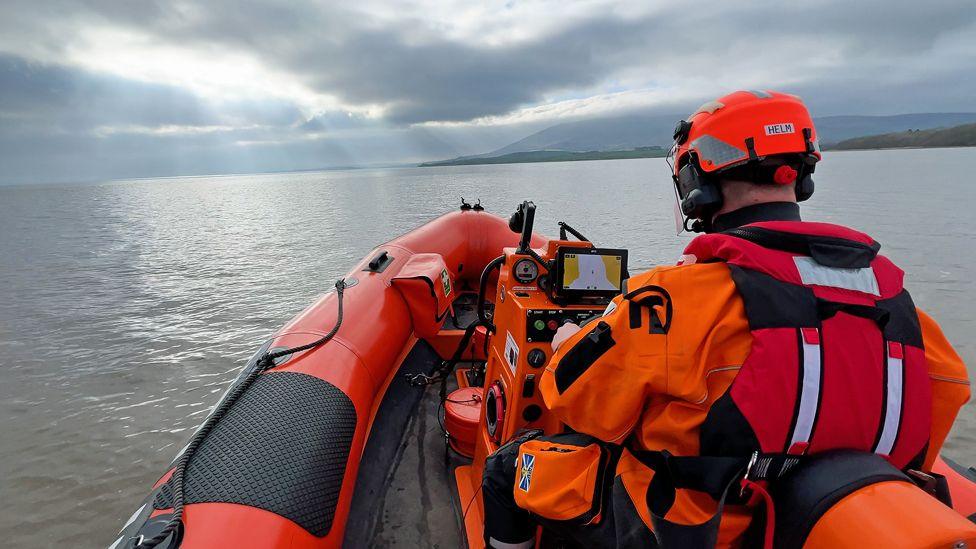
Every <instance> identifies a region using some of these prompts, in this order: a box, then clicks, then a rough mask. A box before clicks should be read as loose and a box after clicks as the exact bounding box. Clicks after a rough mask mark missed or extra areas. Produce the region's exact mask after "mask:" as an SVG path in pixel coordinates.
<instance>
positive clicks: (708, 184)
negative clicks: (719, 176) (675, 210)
mask: <svg viewBox="0 0 976 549" xmlns="http://www.w3.org/2000/svg"><path fill="white" fill-rule="evenodd" d="M674 183H675V185H676V186H677V188H678V197H679V198H680V201H681V213H683V214H684V215H685V217H691V218H696V219H703V218H704V217H705V216H706V213H707V212H708V211H709V210H711V211H715V210H717V209H718V208H720V207H722V191H721V189H719V188H718V185H717V184H716V181H715V180H714V179H713V178H712V177H709V176H708V175H706V174H704V173H702V171H701V170H699V169H698V163H697V161H694V160H692V161H691V162H688V163H687V164H685V165H684V166H682V167H681V169H680V170H678V175H676V176H674Z"/></svg>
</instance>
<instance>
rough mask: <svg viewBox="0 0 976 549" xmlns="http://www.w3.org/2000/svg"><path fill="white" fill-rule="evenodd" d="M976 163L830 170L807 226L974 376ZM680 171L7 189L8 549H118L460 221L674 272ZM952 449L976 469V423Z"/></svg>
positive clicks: (607, 168) (1, 310) (0, 314)
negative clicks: (370, 273) (223, 409)
mask: <svg viewBox="0 0 976 549" xmlns="http://www.w3.org/2000/svg"><path fill="white" fill-rule="evenodd" d="M974 161H976V150H974V149H957V150H928V151H879V152H848V153H830V154H828V156H827V159H826V161H825V162H824V163H823V164H822V165H821V166H820V167H819V168H818V170H817V176H818V177H817V182H818V190H817V195H816V196H815V198H814V199H813V200H812V201H811V202H810V203H809V205H808V206H807V207H806V208H805V209H806V210H807V214H806V215H807V218H808V219H819V220H826V221H834V222H838V223H846V224H850V225H852V226H854V227H857V228H861V229H863V230H865V231H867V232H869V233H871V234H872V235H873V236H874V237H875V238H877V239H878V240H879V241H881V242H882V244H883V245H884V247H883V251H884V252H885V253H887V254H888V255H890V256H891V257H892V258H893V259H894V260H895V261H896V262H898V263H899V264H900V265H901V266H902V267H903V268H905V270H906V271H907V272H908V281H909V288H910V289H911V290H912V292H913V294H914V296H915V299H916V301H917V302H918V303H920V304H921V305H922V306H923V307H924V308H926V309H927V310H929V311H930V312H931V313H932V314H933V315H934V316H935V317H936V318H937V319H938V320H939V321H940V322H941V323H942V324H943V325H944V327H945V330H946V332H947V334H948V336H949V338H950V340H952V341H953V342H954V343H955V344H956V345H957V347H958V349H959V351H960V353H961V354H962V355H963V358H965V359H966V360H967V363H968V364H976V346H974V344H973V343H972V342H971V341H970V340H969V339H968V338H969V337H970V336H971V335H972V334H973V333H974V330H973V328H974V321H973V319H974V317H976V315H974V314H973V311H972V308H973V303H974V300H976V297H974V296H976V291H974V290H976V287H974V286H976V284H974V282H973V280H972V278H971V277H972V275H973V273H974V272H976V252H974V251H973V250H974V247H973V246H972V241H973V239H974V237H976V228H974V226H973V218H972V213H971V211H972V210H971V208H972V206H973V205H974V204H976V186H974V185H973V184H972V181H970V174H969V172H968V170H967V169H966V166H971V165H973V163H974ZM668 182H669V178H668V175H667V168H666V166H665V165H664V163H663V161H662V160H658V159H647V160H624V161H605V162H569V163H552V164H521V165H508V166H465V167H456V168H423V169H421V168H409V169H395V170H370V171H346V172H321V173H302V174H273V175H254V176H227V177H197V178H178V179H162V180H140V181H124V182H111V183H103V184H96V185H75V186H30V187H6V188H0V288H2V294H0V417H2V418H3V423H2V427H0V429H2V431H0V478H2V479H3V483H2V485H0V486H2V487H0V490H2V499H3V501H4V502H5V503H6V508H7V511H6V512H4V513H2V514H0V539H3V540H4V545H5V546H7V547H36V546H39V545H50V544H55V543H58V544H67V545H68V546H71V547H99V546H105V545H107V544H108V543H110V542H111V541H112V540H113V539H114V534H115V532H116V531H117V530H118V528H119V527H120V526H121V524H122V521H124V519H125V517H127V516H128V515H129V514H130V513H131V511H132V509H134V508H135V506H136V505H137V502H138V501H139V500H141V498H142V497H143V496H144V494H145V493H146V490H147V489H148V487H149V486H150V485H151V484H152V483H153V482H154V481H155V480H156V478H157V477H158V475H159V473H161V472H162V470H163V467H164V466H165V465H166V464H167V463H168V462H169V461H170V460H171V459H172V457H173V456H174V455H175V454H176V452H177V450H179V448H180V447H182V445H183V444H184V443H185V440H186V437H187V436H188V435H189V433H190V432H191V431H192V429H193V428H194V427H195V426H196V425H198V424H199V423H200V422H202V421H203V419H204V417H205V416H206V414H207V412H208V411H209V409H210V407H211V406H212V405H213V404H214V403H215V402H216V400H217V398H218V397H219V395H220V394H221V393H222V392H223V391H224V390H225V389H226V385H227V384H228V383H229V382H230V381H231V380H232V379H233V377H234V376H235V374H236V372H237V369H238V368H239V367H240V366H241V365H242V363H243V361H244V360H246V359H247V358H248V357H249V356H250V354H251V353H253V352H254V350H255V349H256V348H257V347H258V346H259V345H260V344H261V342H262V340H263V339H264V338H265V337H267V336H268V335H269V334H270V333H271V332H272V331H273V330H275V329H276V328H277V327H279V326H280V325H281V324H282V323H284V322H285V321H286V320H287V319H288V318H290V317H291V316H292V315H294V314H295V313H297V312H298V311H300V310H301V309H302V308H303V307H304V306H306V305H308V304H309V303H310V302H311V301H312V300H314V299H315V297H316V296H318V295H319V294H320V293H322V292H324V291H325V290H326V289H328V288H329V287H331V284H332V281H334V280H335V279H336V278H337V277H339V276H341V275H342V274H343V273H345V272H346V270H348V269H349V268H350V267H351V266H352V264H353V263H354V262H355V261H356V260H358V259H359V258H360V257H362V256H363V255H365V254H366V252H367V251H369V250H370V249H371V248H372V247H373V246H375V245H376V244H378V243H380V242H382V241H384V240H387V239H390V238H393V237H394V236H396V235H398V234H400V233H402V232H404V231H406V230H408V229H411V228H413V227H415V226H417V225H420V224H421V223H423V222H425V221H427V220H428V219H430V218H431V217H434V216H436V215H438V214H440V213H443V212H444V211H446V210H448V209H452V208H454V207H455V206H456V204H457V203H458V200H459V199H460V197H461V196H463V197H465V198H467V199H469V200H474V199H478V198H481V199H483V201H484V203H485V204H486V205H487V207H488V209H489V211H493V212H495V213H500V214H503V215H505V214H508V213H509V212H510V211H511V210H512V209H513V208H514V206H515V205H516V204H517V203H518V202H520V201H521V200H523V199H532V200H534V201H535V202H536V204H537V205H538V206H539V210H538V216H537V225H536V226H537V227H538V228H539V229H540V230H541V231H542V232H546V233H548V234H555V232H556V221H557V220H565V221H568V222H570V223H572V224H573V225H574V226H576V227H577V228H579V229H580V230H581V231H582V232H583V233H584V234H586V235H587V236H589V237H590V238H591V239H592V240H594V241H595V242H597V243H598V244H600V245H606V246H613V247H624V248H629V249H630V262H631V265H632V270H635V271H636V270H639V269H641V268H644V267H649V266H651V265H654V264H656V263H662V262H671V261H673V260H674V259H675V258H676V257H677V255H678V253H679V252H680V249H681V247H682V246H683V245H684V243H685V242H686V241H687V238H686V237H681V238H675V237H674V236H673V232H674V231H673V221H672V219H671V211H672V205H671V201H672V200H673V198H672V193H671V190H670V188H669V187H668ZM962 416H963V417H961V418H960V421H959V423H958V424H957V426H956V429H955V430H954V431H953V435H952V439H951V440H950V442H949V444H948V446H947V453H948V454H949V455H951V456H954V457H957V458H959V459H960V460H963V461H968V462H970V463H976V455H974V448H976V414H974V410H973V407H968V408H967V409H965V410H964V412H963V414H962Z"/></svg>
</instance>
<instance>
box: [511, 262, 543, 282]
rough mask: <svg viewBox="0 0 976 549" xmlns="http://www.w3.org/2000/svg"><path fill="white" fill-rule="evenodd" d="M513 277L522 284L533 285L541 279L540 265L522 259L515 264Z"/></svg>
mask: <svg viewBox="0 0 976 549" xmlns="http://www.w3.org/2000/svg"><path fill="white" fill-rule="evenodd" d="M514 271H515V272H514V274H513V276H514V277H515V280H517V281H518V282H519V283H520V284H531V283H532V282H533V281H534V280H535V279H536V278H539V265H538V264H536V262H535V261H533V260H531V259H527V258H526V259H520V260H518V261H516V262H515V269H514Z"/></svg>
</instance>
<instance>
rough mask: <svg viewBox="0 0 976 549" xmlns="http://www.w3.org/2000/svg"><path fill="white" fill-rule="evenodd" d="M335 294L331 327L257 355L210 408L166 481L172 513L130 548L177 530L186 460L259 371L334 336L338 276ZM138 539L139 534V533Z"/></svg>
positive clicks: (143, 547)
mask: <svg viewBox="0 0 976 549" xmlns="http://www.w3.org/2000/svg"><path fill="white" fill-rule="evenodd" d="M335 289H336V296H338V311H337V313H336V323H335V326H333V327H332V329H331V330H329V332H328V333H327V334H325V335H324V336H322V337H320V338H319V339H316V340H315V341H313V342H311V343H306V344H305V345H299V346H297V347H291V348H289V349H281V350H278V351H275V352H273V353H272V352H266V353H265V354H264V356H262V357H261V358H259V359H258V360H257V362H255V365H254V368H252V369H251V371H250V372H248V374H247V376H245V377H244V379H242V380H241V381H240V383H238V384H237V385H235V386H234V387H233V388H232V389H231V391H230V392H229V393H227V397H226V398H224V399H223V400H221V401H220V403H219V404H218V405H217V408H216V409H214V411H213V413H212V414H210V417H209V418H207V420H206V421H204V422H203V425H201V426H200V429H199V430H198V431H197V433H196V434H195V435H193V438H192V439H190V443H189V444H187V446H186V449H185V450H184V451H183V454H182V455H181V456H180V459H179V461H177V462H176V467H175V468H174V469H173V477H172V479H171V480H170V483H171V490H172V492H173V516H172V518H170V519H169V522H168V523H167V524H166V526H165V527H163V529H162V530H160V532H159V533H158V534H156V535H155V536H153V537H151V538H148V539H138V538H137V540H138V542H137V544H136V545H135V547H134V549H152V548H153V547H156V546H157V545H159V544H160V543H162V542H163V541H165V540H166V538H168V537H169V536H170V535H171V534H173V533H174V532H177V531H178V529H179V528H180V527H181V526H182V523H183V506H184V501H183V498H184V493H183V488H184V486H183V481H184V475H185V473H186V469H187V468H188V467H189V466H190V461H192V460H193V454H194V453H195V452H196V450H197V448H199V447H200V445H201V444H202V443H203V441H204V439H206V438H207V435H208V434H210V431H212V430H213V428H214V427H215V426H216V425H217V423H218V422H219V421H220V419H221V418H222V417H224V415H225V414H226V413H227V411H228V410H230V407H231V406H232V405H233V404H234V402H235V401H237V399H238V398H240V397H241V395H243V394H244V393H245V392H246V391H247V389H248V387H250V386H251V384H252V383H254V380H255V379H257V378H258V376H259V375H261V374H263V373H264V372H265V371H266V370H268V369H270V368H273V367H274V366H275V361H276V360H277V359H279V358H281V357H283V356H288V355H291V354H295V353H300V352H302V351H307V350H309V349H314V348H315V347H318V346H319V345H322V344H323V343H325V342H327V341H329V340H330V339H332V338H333V336H335V335H336V332H338V331H339V327H340V326H341V325H342V295H343V292H344V291H345V289H346V281H345V280H344V279H341V278H340V279H339V280H338V281H336V283H335ZM140 538H142V536H140Z"/></svg>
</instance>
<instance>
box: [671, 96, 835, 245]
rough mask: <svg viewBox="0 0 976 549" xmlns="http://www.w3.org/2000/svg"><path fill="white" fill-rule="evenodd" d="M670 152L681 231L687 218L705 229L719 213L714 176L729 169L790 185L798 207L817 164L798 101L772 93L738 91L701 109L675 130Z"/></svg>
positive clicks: (812, 133) (813, 136)
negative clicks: (679, 211)
mask: <svg viewBox="0 0 976 549" xmlns="http://www.w3.org/2000/svg"><path fill="white" fill-rule="evenodd" d="M671 152H672V155H673V157H674V162H673V164H672V169H673V177H674V182H675V188H676V190H677V194H678V201H679V204H680V207H681V212H682V214H683V215H684V216H686V219H685V226H687V221H688V218H692V219H699V220H702V221H703V222H704V223H705V224H707V223H708V222H709V221H710V219H708V218H709V217H710V216H711V214H712V213H714V212H715V211H717V210H718V209H719V208H721V205H722V194H721V192H720V190H719V188H718V186H717V185H716V182H715V178H714V177H711V176H714V175H715V174H719V173H721V172H727V171H729V170H733V169H734V170H735V171H736V172H742V171H745V172H746V173H748V174H749V175H750V177H749V178H748V179H749V180H754V181H757V182H769V183H774V184H791V183H794V182H795V183H796V192H797V200H798V201H802V200H806V199H807V198H809V197H810V195H812V194H813V180H812V179H811V178H810V174H811V173H813V167H814V164H816V162H817V161H818V160H820V146H819V144H818V142H817V133H816V128H815V127H814V125H813V118H811V116H810V112H809V111H807V108H806V106H805V105H804V104H803V101H801V100H800V98H798V97H796V96H795V95H789V94H785V93H779V92H774V91H737V92H734V93H730V94H729V95H726V96H724V97H720V98H718V99H716V100H715V101H709V102H708V103H705V104H704V105H702V106H701V107H700V108H699V109H698V110H697V111H695V113H694V114H692V115H691V117H689V118H688V120H681V121H680V122H678V124H677V125H676V126H675V129H674V147H673V148H672V151H671ZM697 225H698V227H697V230H703V229H704V227H703V224H702V223H699V224H697Z"/></svg>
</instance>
